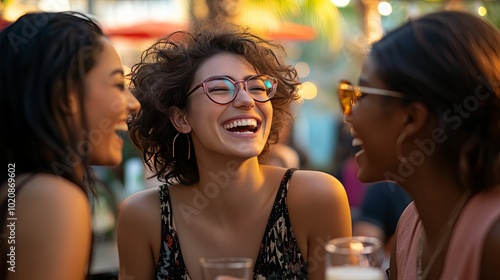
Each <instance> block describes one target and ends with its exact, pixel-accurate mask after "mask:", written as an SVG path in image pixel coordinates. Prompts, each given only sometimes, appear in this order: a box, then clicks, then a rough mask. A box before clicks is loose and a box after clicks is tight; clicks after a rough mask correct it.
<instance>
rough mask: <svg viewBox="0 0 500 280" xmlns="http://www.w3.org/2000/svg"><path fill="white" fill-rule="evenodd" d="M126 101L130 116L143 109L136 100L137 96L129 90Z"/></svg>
mask: <svg viewBox="0 0 500 280" xmlns="http://www.w3.org/2000/svg"><path fill="white" fill-rule="evenodd" d="M126 99H127V110H128V111H129V114H133V113H137V112H138V111H139V109H141V103H139V101H138V100H137V98H135V96H134V95H133V94H132V92H130V90H129V89H127V93H126Z"/></svg>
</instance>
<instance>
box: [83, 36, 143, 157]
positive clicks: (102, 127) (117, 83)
mask: <svg viewBox="0 0 500 280" xmlns="http://www.w3.org/2000/svg"><path fill="white" fill-rule="evenodd" d="M102 40H103V50H102V52H101V53H100V54H99V55H98V57H97V59H96V61H97V63H96V65H95V67H94V68H92V70H90V72H89V73H88V75H87V84H86V86H87V92H86V96H85V104H84V108H85V110H86V112H85V115H86V117H87V124H88V128H89V131H88V132H86V133H87V137H88V138H89V140H90V144H91V147H92V148H91V156H90V158H91V164H94V165H117V164H119V163H120V162H121V161H122V148H123V139H122V138H121V137H120V136H119V135H118V134H117V132H118V131H127V130H128V127H127V118H128V115H129V114H131V113H134V112H137V111H138V110H139V108H140V104H139V102H138V101H137V99H135V97H134V96H133V95H132V93H131V92H130V91H129V90H128V87H126V86H125V80H124V75H123V66H122V63H121V60H120V57H119V56H118V53H117V52H116V50H115V48H114V47H113V45H112V44H111V43H110V42H109V41H108V40H106V39H104V38H103V39H102Z"/></svg>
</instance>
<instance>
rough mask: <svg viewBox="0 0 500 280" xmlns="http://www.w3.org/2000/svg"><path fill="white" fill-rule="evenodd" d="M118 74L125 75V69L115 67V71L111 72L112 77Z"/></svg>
mask: <svg viewBox="0 0 500 280" xmlns="http://www.w3.org/2000/svg"><path fill="white" fill-rule="evenodd" d="M116 74H122V76H125V73H124V72H123V69H115V70H114V71H112V72H111V74H109V76H110V77H113V76H114V75H116Z"/></svg>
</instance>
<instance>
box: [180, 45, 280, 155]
mask: <svg viewBox="0 0 500 280" xmlns="http://www.w3.org/2000/svg"><path fill="white" fill-rule="evenodd" d="M256 74H258V73H257V72H256V70H255V69H254V68H253V66H252V65H251V64H250V63H249V62H248V61H246V60H245V58H243V57H242V56H239V55H235V54H230V53H221V54H217V55H214V56H212V57H210V58H208V59H207V60H205V61H204V62H203V63H202V64H201V65H200V67H199V68H198V70H197V71H196V74H195V76H194V81H193V85H192V86H191V88H194V87H195V86H196V85H198V84H200V83H201V82H203V81H204V80H206V79H207V78H209V77H212V76H227V77H230V78H231V79H232V80H234V81H238V80H245V79H246V78H248V77H250V76H253V75H256ZM259 74H260V73H259ZM262 74H266V73H262ZM238 85H239V92H238V94H237V96H236V98H235V99H234V100H233V101H232V102H231V103H229V104H225V105H220V104H216V103H214V102H212V101H211V100H210V99H209V98H208V96H207V95H206V94H205V93H204V91H203V88H202V87H200V88H198V89H197V90H195V91H194V92H193V93H192V94H191V95H190V96H189V98H188V112H187V114H186V122H187V123H188V124H189V126H190V128H191V137H192V139H193V143H194V145H195V149H196V154H197V157H200V156H202V155H203V154H210V153H215V154H224V155H227V156H237V157H241V158H250V157H255V156H258V155H259V154H260V153H261V152H262V149H263V148H264V146H265V144H266V141H267V139H268V136H269V131H270V129H271V121H272V117H273V108H272V105H271V102H270V101H267V102H264V103H260V102H255V101H254V100H253V98H252V97H251V96H250V95H249V93H248V92H247V91H245V90H244V89H243V83H239V84H238Z"/></svg>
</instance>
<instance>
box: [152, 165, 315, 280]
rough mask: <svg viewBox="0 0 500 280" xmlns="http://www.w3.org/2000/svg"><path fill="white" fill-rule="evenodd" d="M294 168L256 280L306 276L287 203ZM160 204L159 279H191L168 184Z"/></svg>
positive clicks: (264, 240) (259, 261)
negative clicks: (181, 245) (176, 224)
mask: <svg viewBox="0 0 500 280" xmlns="http://www.w3.org/2000/svg"><path fill="white" fill-rule="evenodd" d="M294 171H295V169H289V170H287V172H286V173H285V175H284V176H283V179H282V180H281V184H280V187H279V189H278V193H277V194H276V199H275V200H274V204H273V209H272V210H271V214H270V216H269V219H268V221H267V226H266V230H265V232H264V236H263V238H262V242H261V244H260V250H259V255H258V257H257V261H256V262H255V266H254V279H259V280H260V279H287V280H288V279H307V263H306V261H305V260H304V259H303V258H302V254H301V253H300V249H299V246H298V244H297V240H295V236H294V234H293V231H292V225H291V223H290V217H289V215H288V207H287V202H286V195H287V191H288V181H289V180H290V178H291V177H292V174H293V172H294ZM160 205H161V219H162V229H161V231H162V232H161V234H162V246H161V248H160V257H159V261H158V266H157V269H156V279H157V280H167V279H168V280H170V279H176V280H177V279H189V280H190V279H191V278H190V277H189V273H188V271H187V268H186V265H185V264H184V260H183V258H182V252H181V248H180V243H179V239H178V236H177V232H176V230H175V223H174V218H173V216H172V207H171V205H170V195H169V192H168V187H167V186H166V185H162V186H160Z"/></svg>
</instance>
